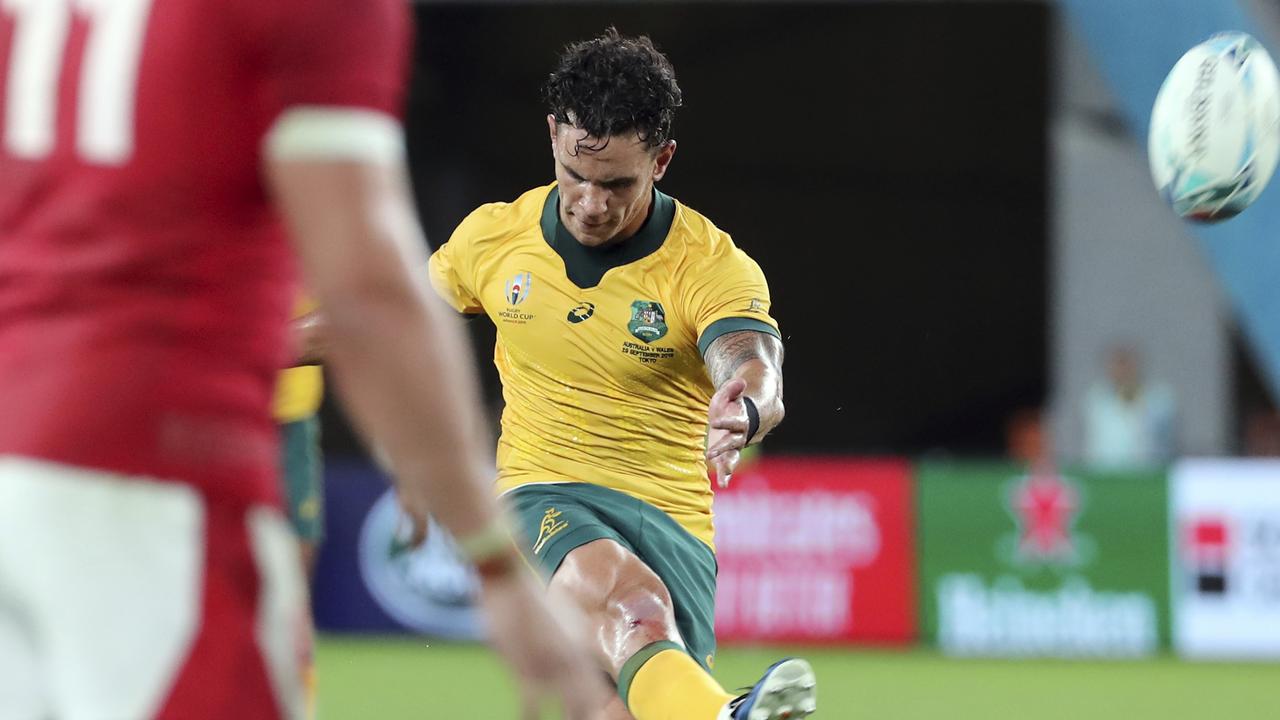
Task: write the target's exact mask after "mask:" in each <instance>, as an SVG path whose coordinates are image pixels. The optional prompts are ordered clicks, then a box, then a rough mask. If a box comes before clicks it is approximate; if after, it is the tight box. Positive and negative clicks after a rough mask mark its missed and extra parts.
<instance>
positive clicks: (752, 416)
mask: <svg viewBox="0 0 1280 720" xmlns="http://www.w3.org/2000/svg"><path fill="white" fill-rule="evenodd" d="M742 406H743V407H745V408H746V409H747V441H746V442H744V443H743V445H744V446H746V445H750V444H751V438H753V437H755V436H756V433H757V432H760V411H759V410H758V409H757V408H756V401H755V400H752V399H751V398H749V397H747V396H746V395H743V396H742Z"/></svg>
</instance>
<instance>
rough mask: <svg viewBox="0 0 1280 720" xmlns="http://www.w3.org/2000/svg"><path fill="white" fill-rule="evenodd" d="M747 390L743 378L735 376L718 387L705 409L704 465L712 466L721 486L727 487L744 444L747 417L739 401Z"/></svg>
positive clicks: (748, 423) (748, 421)
mask: <svg viewBox="0 0 1280 720" xmlns="http://www.w3.org/2000/svg"><path fill="white" fill-rule="evenodd" d="M746 389H747V381H746V380H743V379H741V378H734V379H733V380H730V381H728V382H726V383H725V384H723V385H721V386H720V389H719V390H717V391H716V394H715V395H713V396H711V404H710V405H709V406H708V408H707V426H708V428H709V429H708V431H707V464H708V465H710V466H711V467H712V468H714V469H715V471H716V480H717V481H718V482H719V483H720V487H728V486H729V479H730V478H731V477H732V476H733V471H734V470H735V469H736V468H737V467H738V460H739V458H740V457H741V452H742V448H744V447H746V445H747V430H748V429H749V428H750V420H748V418H747V407H746V405H745V404H744V403H743V402H742V393H743V392H745V391H746Z"/></svg>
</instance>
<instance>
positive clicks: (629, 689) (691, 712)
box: [551, 539, 816, 720]
mask: <svg viewBox="0 0 1280 720" xmlns="http://www.w3.org/2000/svg"><path fill="white" fill-rule="evenodd" d="M551 589H552V591H553V592H556V593H561V594H563V595H567V596H569V597H571V598H572V599H573V600H574V601H575V602H576V603H577V604H578V606H579V607H580V608H582V609H583V610H584V611H585V612H586V613H587V615H588V622H589V623H590V624H591V626H592V629H593V630H594V632H595V637H596V638H597V639H598V642H599V645H598V648H599V653H600V659H601V661H602V662H603V663H604V665H605V667H607V668H608V669H609V670H610V672H611V673H612V674H613V676H614V678H615V679H616V681H617V684H618V694H619V696H620V697H621V699H622V702H623V705H625V707H626V709H627V710H628V711H629V712H630V713H631V715H632V716H634V717H635V718H636V719H637V720H657V719H659V718H675V717H679V718H688V719H689V720H785V719H788V718H802V717H805V716H807V715H809V714H811V713H812V712H813V711H814V709H815V707H816V705H815V702H816V701H815V688H814V676H813V671H812V669H811V668H810V667H809V665H808V663H806V662H805V661H803V660H799V659H791V660H784V661H781V662H779V663H776V664H774V665H773V666H772V667H770V668H769V669H768V670H767V671H766V672H765V674H764V676H763V677H762V678H761V679H760V682H758V683H757V684H756V686H755V687H754V688H753V689H752V691H751V692H750V693H748V694H746V695H743V696H741V697H737V698H735V697H734V696H732V695H730V694H729V693H728V692H725V690H724V688H722V687H720V685H719V684H718V683H717V682H716V681H715V679H713V678H712V677H711V674H710V673H709V672H707V670H706V669H705V668H704V667H703V666H702V665H700V664H699V663H698V662H697V661H696V660H694V659H693V657H692V656H690V654H689V653H688V652H687V651H686V647H685V644H684V642H683V640H682V639H681V636H680V632H679V630H678V629H677V625H676V619H675V612H674V607H673V603H672V599H671V595H670V593H669V592H668V590H667V587H666V585H665V584H664V583H663V582H662V580H661V579H660V578H659V577H658V576H657V575H656V574H655V573H654V572H653V570H651V569H650V568H649V567H648V566H646V565H645V564H644V563H643V562H642V561H641V560H640V559H639V558H638V557H636V555H635V554H633V553H631V552H630V551H629V550H627V549H626V548H624V547H623V546H622V545H620V544H619V543H617V542H615V541H613V540H608V539H600V540H595V541H592V542H589V543H587V544H585V545H581V546H579V547H577V548H575V549H574V550H572V551H570V552H569V553H568V555H566V556H565V559H564V561H563V562H562V563H561V564H560V567H559V568H558V569H557V571H556V573H555V575H554V576H553V577H552V580H551ZM616 712H617V709H616V706H615V708H614V709H613V710H612V711H611V714H612V713H616Z"/></svg>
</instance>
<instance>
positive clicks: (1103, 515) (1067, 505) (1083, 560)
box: [315, 0, 1280, 720]
mask: <svg viewBox="0 0 1280 720" xmlns="http://www.w3.org/2000/svg"><path fill="white" fill-rule="evenodd" d="M415 13H416V15H417V20H418V23H417V25H418V44H417V50H416V53H415V56H414V65H413V71H414V82H413V91H412V96H411V97H410V99H409V108H408V114H409V127H410V152H411V156H412V159H413V169H414V175H415V181H416V192H417V195H418V199H419V201H420V207H421V211H422V214H423V217H424V219H425V223H426V226H427V228H428V231H429V233H430V236H431V238H432V240H433V242H437V243H438V242H443V241H444V240H445V239H446V238H447V237H448V235H449V233H450V231H451V229H452V228H453V226H454V225H455V224H456V223H457V222H458V221H459V220H460V219H461V218H462V217H463V216H464V215H465V214H466V213H467V212H469V211H470V210H471V209H472V208H474V207H475V206H477V205H479V204H481V203H484V202H489V201H494V200H507V199H511V198H514V197H515V196H516V195H518V194H519V193H520V192H521V191H523V190H524V189H527V188H528V187H532V186H534V185H539V184H543V183H545V182H547V181H549V179H550V178H551V172H550V171H551V166H550V159H549V157H548V152H547V151H548V148H547V140H546V137H545V133H546V129H545V124H544V122H543V120H542V118H543V115H544V110H543V109H542V107H541V104H540V102H539V97H538V89H539V86H540V83H541V82H542V80H543V78H544V77H545V75H546V73H547V72H548V71H549V69H550V67H551V64H552V62H553V59H554V57H555V54H556V52H557V51H558V49H559V48H560V47H562V46H563V45H564V44H565V43H566V42H569V41H571V40H575V39H580V38H584V37H588V36H591V35H594V34H596V33H598V32H600V31H601V30H602V29H604V28H605V27H607V26H609V25H616V26H617V27H618V28H619V29H620V30H621V31H623V32H624V33H629V34H640V33H644V34H649V35H651V36H652V37H653V38H654V39H655V41H656V42H657V44H658V45H659V46H660V47H661V48H662V49H664V50H665V51H666V52H667V53H668V55H669V56H670V58H671V59H672V61H673V63H674V64H675V67H676V70H677V74H678V76H679V78H680V83H681V85H682V87H683V88H684V91H685V98H686V107H685V108H684V110H683V112H682V114H680V115H679V116H678V117H677V120H676V133H675V135H676V137H677V139H678V141H679V152H678V153H677V157H676V161H675V163H674V165H673V167H672V171H671V172H670V173H669V174H668V177H667V178H666V179H665V180H664V181H663V189H664V190H665V191H667V192H668V193H670V194H672V195H674V196H675V197H677V198H679V199H680V200H682V201H683V202H685V203H687V204H689V205H691V206H692V207H694V208H696V209H698V210H700V211H702V212H704V213H706V214H707V215H708V216H709V217H711V218H713V219H714V220H715V221H716V222H717V224H719V225H720V226H721V227H722V228H724V229H725V230H727V231H728V232H730V233H731V234H732V235H733V236H734V238H735V240H736V241H737V243H738V244H739V245H740V246H742V247H744V248H745V249H746V250H747V251H748V252H749V253H750V254H751V255H752V256H754V257H755V258H756V259H757V260H758V261H759V262H760V264H761V266H762V267H763V268H764V270H765V272H766V274H767V275H768V277H769V280H770V285H771V288H772V292H773V296H774V313H775V315H776V317H777V318H778V320H779V321H780V323H781V325H782V328H783V333H784V337H785V338H786V344H787V351H788V352H787V363H786V371H787V378H788V384H787V393H786V397H787V409H788V417H787V420H786V422H785V423H784V425H783V426H782V427H781V428H780V429H779V430H778V431H776V432H775V433H774V434H773V435H772V436H771V437H770V441H769V444H768V447H767V449H766V451H765V452H766V456H765V457H762V458H757V459H756V460H755V464H754V465H753V466H752V467H751V468H750V469H749V470H748V471H745V472H742V473H740V475H738V476H735V485H734V488H733V489H731V490H730V491H729V492H727V493H724V494H722V496H721V497H720V498H719V499H718V500H717V512H718V516H719V540H718V542H719V546H720V573H721V594H720V598H719V608H718V620H717V622H718V626H719V630H720V634H721V641H722V649H721V653H720V655H719V657H718V659H717V673H718V674H719V676H720V678H721V679H722V680H723V681H724V682H725V683H726V684H728V685H730V686H736V685H741V684H745V683H748V682H750V681H751V680H752V679H753V678H754V677H755V676H756V675H757V674H758V672H759V670H760V668H761V667H763V665H764V664H766V663H767V661H768V658H770V657H773V656H776V655H778V654H780V652H782V651H781V650H779V649H778V648H779V647H780V648H786V649H788V650H789V651H791V652H795V653H799V654H804V655H807V656H810V657H812V658H813V659H814V664H815V666H816V668H817V670H818V673H819V680H820V693H821V694H820V708H821V710H820V713H819V716H820V717H834V718H863V717H865V718H873V717H874V718H900V719H904V720H912V719H916V718H920V719H922V720H923V719H926V718H927V719H929V720H932V719H933V718H939V717H949V718H957V719H964V718H1034V719H1040V718H1043V719H1046V720H1047V719H1052V718H1064V719H1065V718H1073V719H1074V718H1086V717H1087V718H1091V719H1095V720H1104V719H1108V718H1125V719H1129V718H1159V719H1160V720H1165V719H1174V718H1201V717H1211V716H1216V717H1224V718H1276V717H1280V699H1277V697H1276V688H1278V687H1280V665H1277V664H1276V663H1277V660H1280V459H1276V456H1278V455H1280V414H1278V413H1277V410H1276V405H1275V401H1274V398H1275V397H1276V395H1275V391H1276V389H1277V388H1280V283H1278V282H1277V281H1276V278H1280V244H1278V243H1277V242H1276V241H1275V237H1276V232H1277V230H1278V229H1280V191H1277V190H1275V189H1272V190H1270V191H1268V192H1267V193H1265V194H1264V195H1263V197H1262V199H1261V201H1260V202H1259V204H1258V205H1257V206H1255V207H1254V208H1251V209H1250V210H1249V211H1248V212H1246V213H1245V214H1244V215H1243V216H1242V217H1240V218H1238V219H1236V220H1233V221H1232V222H1230V223H1227V224H1225V225H1223V226H1221V227H1215V228H1199V227H1192V226H1188V225H1184V224H1182V223H1181V222H1180V221H1178V220H1177V219H1176V218H1175V217H1174V216H1173V214H1172V213H1171V212H1169V211H1168V209H1167V208H1166V207H1165V206H1164V205H1163V203H1162V201H1161V200H1160V198H1158V197H1157V195H1156V193H1155V192H1154V190H1153V189H1152V187H1151V183H1150V181H1149V178H1148V174H1147V170H1146V159H1145V142H1146V141H1145V136H1146V122H1147V113H1148V112H1149V110H1150V105H1151V102H1152V100H1153V99H1154V97H1155V93H1156V90H1157V89H1158V87H1159V84H1160V82H1161V80H1162V79H1163V77H1164V74H1165V72H1167V70H1168V69H1169V68H1170V67H1172V65H1173V63H1174V62H1175V61H1176V59H1177V58H1178V56H1179V55H1180V54H1181V53H1182V52H1183V51H1184V50H1185V49H1187V48H1189V47H1191V46H1192V45H1193V44H1195V43H1196V42H1198V41H1200V40H1202V39H1204V38H1205V37H1207V36H1209V35H1210V34H1212V33H1213V32H1216V31H1219V30H1226V29H1238V30H1246V31H1249V32H1251V33H1253V34H1255V35H1256V36H1257V37H1259V38H1260V39H1261V40H1262V41H1263V43H1264V44H1266V45H1267V46H1268V47H1270V48H1271V49H1272V50H1273V51H1274V50H1275V49H1277V48H1280V7H1278V6H1277V4H1275V3H1272V2H1267V1H1265V0H1062V1H1060V2H1051V1H1048V0H1046V1H1042V2H1034V1H1030V0H1026V1H1018V2H1015V1H1008V2H961V1H955V2H942V1H939V2H917V1H913V0H900V1H896V2H860V1H855V0H850V1H847V2H817V3H810V2H782V1H776V2H714V1H704V2H696V3H688V2H664V1H658V0H652V1H650V2H601V1H597V2H561V3H544V2H516V3H510V2H508V3H496V2H423V3H418V4H416V5H415ZM471 329H472V333H473V336H474V341H475V347H476V353H477V358H478V359H479V361H480V366H481V368H482V370H483V374H484V375H483V379H484V383H485V388H486V392H487V396H488V397H489V398H490V402H491V404H492V405H493V408H494V416H495V418H496V413H497V412H498V404H499V402H500V394H499V392H498V387H497V378H496V374H495V373H494V372H493V370H492V368H491V367H490V366H489V362H488V358H489V357H490V356H491V353H492V343H493V329H492V328H491V327H490V326H489V325H488V323H487V322H485V321H484V320H479V321H476V322H473V323H472V328H471ZM323 417H324V430H325V436H324V444H325V452H326V457H327V459H328V472H327V482H328V490H327V500H328V508H327V520H328V523H329V537H328V541H327V544H326V546H325V548H324V551H323V553H322V555H321V558H320V563H319V567H318V574H317V580H316V587H315V605H316V617H317V622H318V624H319V626H320V628H321V631H322V640H321V643H320V646H319V655H318V657H319V677H320V681H319V687H320V714H321V717H322V718H323V719H325V720H334V719H338V718H364V717H377V718H420V717H465V718H509V717H515V716H516V711H515V707H516V705H515V699H514V697H513V696H512V691H511V688H510V686H509V684H507V683H506V681H505V678H504V675H503V673H502V671H501V669H500V668H499V666H498V665H497V664H496V663H495V661H494V660H493V659H492V658H491V657H489V656H487V655H485V654H484V653H483V651H482V650H481V649H479V647H478V646H476V645H475V644H474V643H473V642H472V641H474V640H475V639H477V638H478V637H480V635H481V634H482V629H481V628H479V626H478V624H477V619H476V617H475V613H474V611H473V610H472V608H471V605H470V602H471V600H472V597H473V592H474V587H473V584H472V583H473V580H472V578H471V577H470V575H469V571H468V570H467V569H466V568H465V567H462V566H461V565H459V564H457V562H456V561H455V560H454V558H453V556H452V552H451V548H450V546H449V543H448V541H447V538H444V537H443V536H442V535H440V534H437V535H436V536H435V538H434V540H433V542H432V543H430V544H429V545H428V547H426V548H424V549H422V550H420V551H418V552H417V553H416V554H414V555H412V556H409V557H402V558H398V559H392V558H391V557H389V555H388V552H387V548H388V546H389V541H390V534H391V532H392V526H393V524H394V517H393V513H392V509H391V507H390V505H389V502H388V501H387V500H386V498H385V494H384V493H385V484H384V483H383V481H382V480H381V479H380V478H379V477H378V476H377V474H376V472H375V471H373V470H372V469H371V468H370V465H369V462H368V460H367V459H366V458H365V457H364V456H363V454H362V452H361V450H360V449H359V447H358V445H357V444H356V442H355V441H354V440H353V438H352V436H351V434H350V431H349V430H348V429H347V427H346V424H345V422H344V420H343V418H342V416H341V411H340V409H339V408H337V407H334V406H332V405H329V404H327V405H326V406H325V409H324V411H323ZM765 540H767V541H768V542H767V543H766V542H764V541H765ZM774 646H777V647H774Z"/></svg>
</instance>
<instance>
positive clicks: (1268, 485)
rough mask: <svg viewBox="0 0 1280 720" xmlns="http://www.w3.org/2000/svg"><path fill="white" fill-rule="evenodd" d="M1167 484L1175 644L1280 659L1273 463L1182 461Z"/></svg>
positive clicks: (1202, 654) (1279, 544)
mask: <svg viewBox="0 0 1280 720" xmlns="http://www.w3.org/2000/svg"><path fill="white" fill-rule="evenodd" d="M1171 484H1172V490H1171V499H1170V504H1171V514H1172V519H1173V522H1172V523H1171V526H1170V527H1171V536H1172V537H1171V538H1170V540H1171V542H1170V546H1171V550H1172V552H1171V557H1172V565H1173V572H1172V582H1173V587H1172V594H1173V606H1174V626H1173V637H1174V646H1175V648H1176V649H1177V651H1178V652H1179V653H1180V654H1182V655H1184V656H1187V657H1192V658H1205V659H1219V658H1220V659H1280V460H1251V459H1238V460H1217V459H1215V460H1207V459H1204V460H1202V459H1190V460H1183V461H1181V462H1179V463H1178V464H1177V465H1176V466H1175V467H1174V469H1173V472H1172V475H1171Z"/></svg>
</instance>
